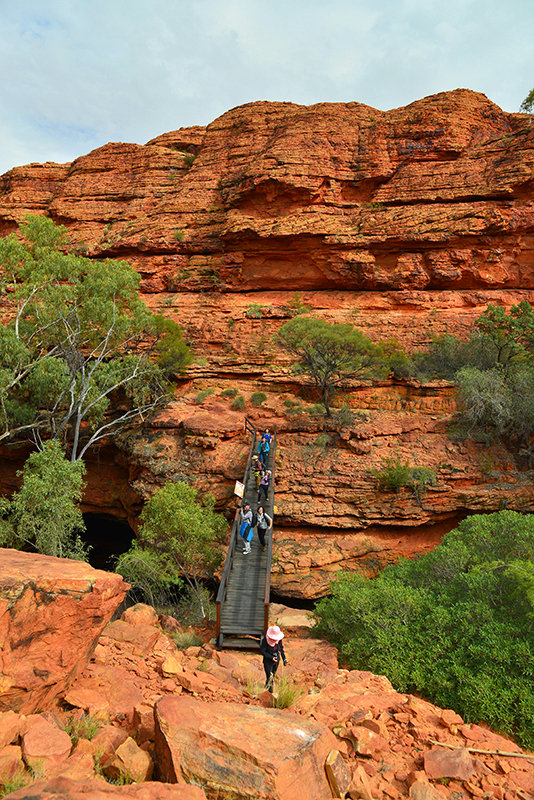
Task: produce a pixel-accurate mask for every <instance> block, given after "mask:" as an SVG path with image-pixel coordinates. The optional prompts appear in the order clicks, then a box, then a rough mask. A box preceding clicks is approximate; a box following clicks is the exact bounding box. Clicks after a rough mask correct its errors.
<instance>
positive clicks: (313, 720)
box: [0, 606, 534, 800]
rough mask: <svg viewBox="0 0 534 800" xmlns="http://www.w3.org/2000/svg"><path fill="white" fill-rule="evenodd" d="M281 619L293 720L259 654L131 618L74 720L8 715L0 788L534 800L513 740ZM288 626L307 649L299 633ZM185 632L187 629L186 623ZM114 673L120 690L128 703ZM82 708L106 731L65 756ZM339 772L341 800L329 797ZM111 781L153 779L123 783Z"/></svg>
mask: <svg viewBox="0 0 534 800" xmlns="http://www.w3.org/2000/svg"><path fill="white" fill-rule="evenodd" d="M277 614H278V616H277V619H278V620H279V621H280V622H284V624H285V630H286V632H287V633H288V635H287V640H286V653H287V655H288V659H289V664H288V666H287V667H285V668H284V673H285V677H286V679H287V680H288V681H289V686H291V687H293V703H292V705H291V706H290V708H286V709H284V710H276V709H273V708H272V705H273V702H274V699H275V698H274V697H273V695H272V694H270V693H268V692H265V691H264V690H263V688H262V687H263V681H264V677H265V676H264V674H263V669H262V666H261V658H260V656H259V654H258V653H246V652H235V651H234V652H229V651H217V650H216V649H215V648H214V646H213V645H212V644H209V643H204V644H201V645H199V646H192V647H189V648H187V649H186V650H184V651H179V650H178V649H177V648H176V645H175V643H174V642H173V640H172V639H171V638H170V637H168V636H167V635H166V634H165V631H164V630H162V628H161V626H160V624H159V622H158V619H157V617H156V616H155V615H154V614H153V613H151V611H150V609H148V608H147V607H146V606H135V607H133V608H132V609H129V610H128V611H127V612H125V613H124V614H123V615H122V617H121V619H120V620H117V621H115V622H113V623H111V624H110V625H108V626H107V627H106V629H105V630H104V632H103V634H102V636H101V637H100V640H99V643H98V645H97V648H96V650H95V653H94V656H93V657H92V659H91V662H90V664H88V666H87V668H86V670H85V672H84V674H83V675H82V676H81V677H80V678H79V679H78V681H76V682H75V684H74V685H73V687H72V690H71V693H70V694H69V695H68V696H67V699H66V702H64V704H63V707H62V708H55V709H54V710H50V711H47V712H45V713H44V714H39V715H36V714H30V715H28V716H24V715H21V714H17V713H13V712H7V713H3V714H2V713H0V788H2V787H3V786H4V785H5V782H6V781H11V780H12V779H13V776H16V775H18V776H19V778H20V777H22V778H23V780H24V781H26V782H28V783H29V785H28V786H27V787H26V788H25V789H20V790H19V791H18V792H16V793H14V794H13V800H15V798H17V800H23V798H30V797H31V798H37V800H59V798H64V797H68V798H74V800H75V799H76V798H78V797H79V798H82V797H88V798H90V800H106V798H107V797H108V796H110V795H111V796H115V795H117V796H118V797H121V796H124V797H125V798H130V797H131V798H139V800H148V798H156V799H158V798H161V800H166V799H167V798H169V800H170V799H171V798H175V797H176V799H177V800H201V798H209V800H216V799H217V798H218V797H220V796H221V794H223V793H227V794H228V795H229V796H230V795H231V796H232V797H236V798H240V800H246V798H256V797H258V798H259V797H262V798H265V800H283V798H290V797H306V798H308V797H310V798H311V797H317V798H320V800H323V798H324V800H326V798H328V797H331V796H338V797H339V796H341V797H344V796H346V792H347V791H348V792H349V795H348V796H350V797H352V798H379V797H388V798H390V800H402V798H410V800H421V798H423V800H440V798H442V800H456V799H457V798H459V797H461V796H465V797H488V798H491V797H493V798H495V800H504V799H506V800H508V798H510V800H511V798H515V797H518V798H524V797H530V796H531V795H532V793H533V792H534V767H533V763H532V758H530V757H529V755H531V754H528V753H525V752H524V751H522V750H521V749H520V748H519V747H518V745H517V744H516V743H515V742H513V741H511V740H510V739H507V738H505V737H503V736H500V735H498V734H496V733H494V732H493V731H491V730H489V729H488V728H487V727H485V726H482V725H475V724H469V723H466V722H465V721H464V720H463V719H462V717H461V716H460V715H459V714H457V713H455V712H454V711H452V710H450V709H441V708H438V707H437V706H435V705H433V704H432V703H429V702H427V701H425V700H423V699H422V698H419V697H414V696H412V695H409V694H402V693H399V692H396V691H395V690H394V689H393V688H392V686H391V684H390V683H389V681H388V680H387V679H386V678H385V677H383V676H377V675H372V674H371V673H369V672H362V671H357V670H347V669H340V668H339V665H338V660H337V651H336V649H335V648H334V647H332V646H331V645H329V644H328V643H327V642H324V641H321V640H317V639H313V638H310V637H309V635H306V633H305V627H306V626H305V625H304V626H303V625H302V624H301V622H302V620H298V619H296V618H295V616H294V614H293V615H292V614H291V612H290V611H289V610H288V609H283V608H282V609H280V608H279V609H277ZM292 617H293V623H295V625H296V628H298V629H299V630H300V631H301V634H302V637H303V638H298V637H297V636H296V635H295V634H292V632H291V619H292ZM162 620H163V621H164V622H165V623H166V624H169V622H170V618H169V617H167V618H162ZM117 623H119V624H117ZM173 627H174V628H178V629H179V626H178V624H177V623H176V621H175V620H174V621H173ZM209 636H210V633H209V632H208V631H205V636H204V638H205V639H206V638H209ZM105 675H107V678H106V680H107V681H108V683H109V684H110V685H112V686H113V685H114V686H115V687H116V688H118V687H120V688H121V690H122V692H123V696H122V699H121V700H120V701H117V699H116V698H115V697H114V695H113V693H111V692H109V691H108V689H107V688H106V681H105V680H103V678H104V676H105ZM278 677H280V676H278ZM89 681H93V689H92V692H91V693H90V694H89V693H87V689H88V682H89ZM277 693H278V689H277V688H275V696H276V694H277ZM136 695H137V698H136ZM82 710H83V711H85V712H89V713H90V715H91V717H90V719H91V720H92V721H93V722H94V721H95V720H96V721H98V720H100V727H99V728H98V730H97V731H96V735H94V736H93V738H91V739H90V738H89V735H87V736H84V735H83V734H82V735H80V738H79V739H78V741H77V742H75V744H73V746H72V747H69V737H68V736H67V735H66V733H65V730H64V729H65V727H66V724H67V721H68V720H69V719H70V720H71V721H72V719H74V720H76V719H78V720H81V719H82ZM43 732H44V734H45V736H43ZM30 745H31V747H32V748H33V750H32V752H33V753H35V752H36V750H37V751H38V752H40V753H41V754H42V753H43V751H45V756H43V755H41V762H42V763H41V767H44V768H45V772H46V776H45V778H44V779H43V780H40V781H38V782H36V783H32V782H31V781H32V776H31V775H30V774H29V772H28V770H27V769H26V765H28V763H31V758H32V755H31V752H30ZM43 761H44V762H45V763H43ZM152 768H154V778H155V780H154V778H153V779H152V781H151V780H150V775H151V774H152ZM327 769H328V771H329V773H330V775H331V777H332V775H333V777H334V779H335V782H336V785H337V786H338V787H339V792H337V793H334V792H332V791H330V789H329V788H328V785H327V783H326V775H327ZM102 773H103V774H104V775H105V776H107V777H108V779H110V778H111V779H113V780H119V782H120V780H125V781H128V780H131V779H132V777H133V778H135V779H136V780H138V781H141V782H139V783H136V784H134V785H132V786H113V785H110V784H109V783H106V781H105V779H104V777H103V776H102ZM145 776H146V777H145ZM165 781H170V783H166V782H165ZM297 781H300V784H298V783H297ZM173 789H175V790H176V791H175V793H173V791H172V790H173ZM297 789H298V790H299V791H298V792H297ZM299 792H300V793H299ZM9 797H11V795H9Z"/></svg>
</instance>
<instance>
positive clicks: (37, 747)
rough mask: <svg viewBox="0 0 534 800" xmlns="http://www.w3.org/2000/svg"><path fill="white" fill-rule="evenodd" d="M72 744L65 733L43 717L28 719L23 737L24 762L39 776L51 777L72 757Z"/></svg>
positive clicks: (35, 716)
mask: <svg viewBox="0 0 534 800" xmlns="http://www.w3.org/2000/svg"><path fill="white" fill-rule="evenodd" d="M71 750H72V742H71V739H70V736H69V735H68V733H66V732H65V731H62V730H59V728H56V727H55V726H54V725H52V724H51V723H50V722H48V720H47V719H45V718H44V717H43V716H38V715H34V716H32V717H30V718H28V721H27V725H26V729H25V731H24V733H23V735H22V755H23V756H24V761H25V762H26V764H27V765H28V767H30V769H32V770H33V771H34V772H35V773H37V774H38V775H39V774H41V775H49V774H51V773H53V772H54V771H55V769H56V768H57V767H58V766H59V765H60V764H61V763H62V762H64V761H65V760H66V759H67V758H68V757H69V755H70V752H71Z"/></svg>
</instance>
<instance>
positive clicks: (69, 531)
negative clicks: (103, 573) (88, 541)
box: [0, 441, 87, 561]
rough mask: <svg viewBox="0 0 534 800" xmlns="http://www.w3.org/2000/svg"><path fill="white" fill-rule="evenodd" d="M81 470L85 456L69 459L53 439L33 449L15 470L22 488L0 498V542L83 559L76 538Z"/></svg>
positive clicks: (79, 528) (82, 548)
mask: <svg viewBox="0 0 534 800" xmlns="http://www.w3.org/2000/svg"><path fill="white" fill-rule="evenodd" d="M84 473H85V465H84V464H83V462H82V461H76V462H71V461H69V460H68V459H67V458H66V457H65V454H64V452H63V450H62V448H61V445H60V444H59V442H57V441H49V442H46V443H45V444H44V445H43V449H42V450H41V451H36V452H34V453H32V454H31V455H30V456H29V458H28V459H27V460H26V463H25V464H24V467H23V469H22V470H20V471H19V473H18V475H19V477H22V486H21V488H20V490H19V491H18V492H15V494H14V495H13V497H12V498H11V500H7V499H5V498H2V500H0V547H13V548H15V549H20V550H26V549H28V548H31V549H32V550H35V551H36V552H38V553H43V554H44V555H48V556H58V557H59V558H75V559H78V560H81V561H85V560H87V547H86V546H85V545H84V543H83V541H82V540H81V539H80V533H81V532H82V531H84V530H85V525H84V522H83V517H82V513H81V511H80V508H79V503H80V501H81V499H82V493H83V486H84V482H83V476H84Z"/></svg>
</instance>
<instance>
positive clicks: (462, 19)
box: [0, 0, 534, 173]
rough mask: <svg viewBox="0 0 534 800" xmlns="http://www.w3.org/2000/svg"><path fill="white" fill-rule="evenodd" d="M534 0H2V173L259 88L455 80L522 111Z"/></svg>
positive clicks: (366, 87) (374, 89)
mask: <svg viewBox="0 0 534 800" xmlns="http://www.w3.org/2000/svg"><path fill="white" fill-rule="evenodd" d="M533 18H534V5H533V4H531V3H530V0H508V3H507V4H504V3H502V2H501V0H449V2H448V3H447V5H446V6H444V5H443V3H442V2H441V0H270V2H269V3H266V2H265V0H194V2H191V1H190V0H78V2H76V3H72V1H71V0H47V2H46V3H43V2H42V0H0V109H1V110H2V115H1V120H2V121H1V125H0V173H1V172H3V171H4V170H7V169H8V168H10V167H11V166H13V165H14V164H20V163H26V162H29V161H36V160H39V161H42V160H47V159H49V160H52V159H57V160H60V161H66V160H70V159H72V158H74V157H76V156H77V155H81V154H82V153H84V152H87V151H88V150H90V149H92V148H94V147H96V146H99V145H101V144H104V143H105V142H106V141H109V140H120V141H138V142H144V141H146V140H147V139H149V138H151V137H152V136H155V135H157V134H159V133H163V132H164V131H166V130H172V129H173V128H177V127H179V126H181V125H190V124H205V123H207V122H209V121H211V120H212V119H214V118H215V117H216V116H218V115H219V114H221V113H223V112H224V111H226V110H227V109H228V108H231V107H233V106H235V105H238V104H240V103H244V102H248V101H251V100H258V99H269V100H292V101H294V102H299V103H314V102H320V101H323V100H332V101H348V100H360V101H362V102H366V103H368V104H369V105H374V106H376V107H379V108H394V107H398V106H400V105H404V104H406V103H409V102H412V101H413V100H416V99H417V98H419V97H423V96H425V95H427V94H432V93H434V92H438V91H443V90H446V89H454V88H457V87H458V86H463V87H468V88H472V89H475V90H478V91H483V92H485V93H486V94H488V96H489V97H490V98H491V99H492V100H494V101H495V102H497V103H499V104H500V105H501V106H502V107H504V108H505V109H507V110H515V109H517V108H518V106H519V103H520V102H521V100H522V99H523V97H524V96H525V95H526V94H527V92H528V91H529V90H530V88H532V85H534V51H533V48H532V47H531V44H530V33H531V31H532V25H531V23H532V20H533Z"/></svg>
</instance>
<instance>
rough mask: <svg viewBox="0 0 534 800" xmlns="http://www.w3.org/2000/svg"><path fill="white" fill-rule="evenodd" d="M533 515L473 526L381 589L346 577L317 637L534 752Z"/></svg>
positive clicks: (325, 603) (382, 578)
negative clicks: (508, 736) (533, 681)
mask: <svg viewBox="0 0 534 800" xmlns="http://www.w3.org/2000/svg"><path fill="white" fill-rule="evenodd" d="M533 621H534V515H522V514H518V513H516V512H513V511H501V512H498V513H495V514H488V515H480V516H472V517H469V518H468V519H466V520H464V521H463V522H462V523H461V524H460V525H459V526H458V528H457V529H456V530H454V531H451V532H450V533H448V534H447V535H446V536H445V537H444V539H443V541H442V543H441V544H440V545H439V547H437V548H436V549H435V550H434V551H432V552H431V553H428V554H426V555H424V556H422V557H420V558H418V559H416V560H414V561H410V560H407V559H403V560H401V561H400V562H398V564H396V565H394V566H391V567H387V568H386V569H385V570H384V571H383V572H382V573H381V574H380V575H379V576H378V578H376V579H374V580H367V579H365V578H363V577H361V576H358V575H344V576H342V577H341V578H340V579H339V580H337V581H336V582H335V583H334V584H333V585H332V594H331V596H330V597H328V598H325V599H324V600H322V601H321V602H320V603H318V605H317V607H316V622H317V630H318V632H319V633H321V634H323V635H325V636H326V637H327V638H329V639H330V640H331V641H332V642H333V643H334V644H335V645H336V646H337V647H338V648H339V650H340V656H341V658H342V659H345V660H346V662H347V663H348V664H349V665H350V666H351V667H352V668H356V669H365V670H371V671H373V672H378V673H382V674H385V675H387V677H388V678H389V679H390V680H391V681H392V682H393V684H394V685H395V687H396V688H397V689H399V690H401V691H414V692H419V693H422V694H424V695H426V696H427V697H429V698H431V699H432V700H433V701H434V702H436V703H437V704H439V705H441V706H443V707H446V708H447V707H448V708H454V709H455V710H456V711H458V712H459V713H461V714H462V715H463V716H464V717H465V718H466V719H468V720H471V721H475V722H478V721H479V720H484V721H485V722H486V723H488V724H490V725H491V726H492V727H494V728H496V729H497V730H502V731H504V732H507V733H512V734H515V735H517V737H518V738H519V740H520V741H521V742H522V743H523V745H525V746H526V747H530V748H532V747H533V746H534V690H533V688H532V678H533V675H534V627H533Z"/></svg>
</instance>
